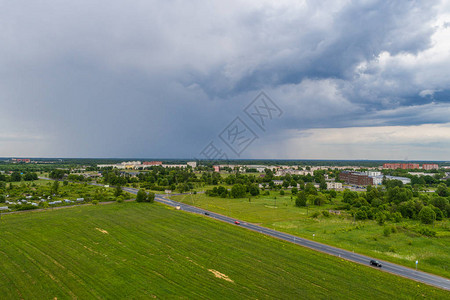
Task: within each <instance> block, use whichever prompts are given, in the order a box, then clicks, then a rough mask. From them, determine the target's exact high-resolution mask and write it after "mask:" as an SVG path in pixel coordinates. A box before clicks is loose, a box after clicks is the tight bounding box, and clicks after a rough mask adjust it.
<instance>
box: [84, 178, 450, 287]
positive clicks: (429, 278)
mask: <svg viewBox="0 0 450 300" xmlns="http://www.w3.org/2000/svg"><path fill="white" fill-rule="evenodd" d="M93 185H99V184H93ZM122 189H123V190H124V191H127V192H129V193H132V194H136V193H137V191H138V190H137V189H135V188H128V187H124V188H122ZM175 195H180V194H171V196H175ZM155 201H157V202H160V203H163V204H166V205H169V206H172V207H177V206H179V207H180V210H183V211H187V212H191V213H196V214H201V215H204V216H205V217H209V218H213V219H216V220H220V221H223V222H226V223H230V224H235V221H239V222H240V224H239V225H237V224H235V226H241V227H243V228H247V229H250V230H253V231H256V232H260V233H262V234H265V235H268V236H272V237H274V238H278V239H281V240H285V241H288V242H291V243H294V244H297V245H300V246H303V247H307V248H310V249H313V250H316V251H320V252H323V253H326V254H330V255H334V256H337V257H340V258H342V259H346V260H349V261H353V262H356V263H359V264H363V265H367V266H368V267H371V268H373V267H372V266H370V264H369V262H370V260H371V259H375V258H372V257H368V256H365V255H362V254H358V253H354V252H351V251H347V250H343V249H340V248H336V247H333V246H328V245H325V244H322V243H318V242H315V241H311V240H308V239H304V238H300V237H297V236H294V235H291V234H287V233H284V232H279V231H276V230H273V229H269V228H266V227H262V226H258V225H255V224H251V223H247V222H245V221H241V220H236V219H233V218H230V217H227V216H224V215H221V214H217V213H214V212H210V211H206V210H204V209H201V208H198V207H195V206H192V205H187V204H184V203H181V202H177V201H174V200H171V199H167V198H166V197H165V195H160V194H157V195H156V196H155ZM205 212H207V213H208V215H205ZM378 261H379V262H381V264H382V265H383V266H382V267H381V268H379V270H381V271H385V272H389V273H392V274H395V275H398V276H402V277H405V278H409V279H412V280H416V281H419V282H422V283H425V284H429V285H433V286H436V287H439V288H442V289H445V290H449V291H450V280H449V279H446V278H443V277H440V276H437V275H432V274H429V273H425V272H422V271H416V270H414V269H411V268H407V267H403V266H400V265H397V264H393V263H390V262H386V261H381V260H378Z"/></svg>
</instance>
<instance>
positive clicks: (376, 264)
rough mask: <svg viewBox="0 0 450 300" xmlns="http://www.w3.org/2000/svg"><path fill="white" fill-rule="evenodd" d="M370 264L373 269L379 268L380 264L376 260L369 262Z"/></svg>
mask: <svg viewBox="0 0 450 300" xmlns="http://www.w3.org/2000/svg"><path fill="white" fill-rule="evenodd" d="M370 264H371V265H372V266H374V267H378V268H381V263H380V262H379V261H378V260H374V259H372V260H371V261H370Z"/></svg>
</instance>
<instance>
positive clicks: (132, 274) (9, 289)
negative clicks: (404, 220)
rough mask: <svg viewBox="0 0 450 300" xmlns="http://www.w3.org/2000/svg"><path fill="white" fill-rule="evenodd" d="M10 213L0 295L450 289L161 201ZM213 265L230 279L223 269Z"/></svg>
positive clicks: (351, 294)
mask: <svg viewBox="0 0 450 300" xmlns="http://www.w3.org/2000/svg"><path fill="white" fill-rule="evenodd" d="M3 218H4V219H3V221H2V223H1V224H0V226H1V229H2V230H1V231H0V243H1V249H0V250H1V251H0V258H1V259H2V264H1V265H0V274H1V276H2V277H3V278H4V279H0V281H1V284H0V286H1V287H2V289H1V290H0V298H1V299H19V298H24V299H33V298H39V299H42V298H44V299H49V298H54V297H57V298H58V299H65V298H72V297H73V296H74V295H75V296H76V297H78V298H82V299H93V298H98V299H100V298H101V299H117V298H124V299H125V298H151V297H153V296H156V297H158V298H195V299H221V298H227V299H230V298H232V299H236V298H244V299H302V298H320V299H323V298H342V299H349V298H352V299H355V298H364V299H367V298H373V297H374V296H376V298H379V299H392V298H395V299H399V298H405V299H410V298H422V297H426V298H431V299H433V298H436V299H438V298H445V297H448V296H449V294H448V292H446V291H443V290H439V289H435V288H433V287H429V286H426V285H423V284H420V283H417V282H413V281H410V280H407V279H404V278H400V277H396V276H393V275H391V274H387V273H384V272H380V271H379V270H376V269H373V268H368V267H365V266H361V265H357V264H354V263H350V262H348V261H344V260H340V259H339V258H336V257H332V256H328V255H324V254H322V253H318V252H314V251H311V250H308V249H304V248H301V247H298V246H296V245H293V244H290V243H287V242H284V241H280V240H276V239H273V238H270V237H267V236H264V235H261V234H259V233H256V232H251V231H248V230H246V229H243V228H240V227H239V226H234V225H229V224H225V223H222V222H219V221H214V220H210V219H207V218H204V217H203V216H198V215H192V214H188V213H185V212H181V211H175V210H172V209H170V208H167V207H165V206H163V205H159V204H138V203H123V204H111V205H102V206H86V207H76V208H73V209H65V210H58V211H56V210H55V211H45V212H41V213H33V214H20V215H8V216H4V217H3ZM210 270H211V271H210ZM213 271H214V272H216V275H217V274H219V273H217V272H220V273H221V274H224V276H228V277H227V278H229V279H230V280H232V281H227V280H225V279H223V278H216V277H215V275H214V273H213ZM51 277H53V279H52V278H51ZM3 287H6V288H3Z"/></svg>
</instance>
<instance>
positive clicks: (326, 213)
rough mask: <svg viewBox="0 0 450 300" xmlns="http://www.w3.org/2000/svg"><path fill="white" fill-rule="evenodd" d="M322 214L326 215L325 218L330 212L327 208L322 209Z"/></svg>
mask: <svg viewBox="0 0 450 300" xmlns="http://www.w3.org/2000/svg"><path fill="white" fill-rule="evenodd" d="M322 215H323V216H324V217H326V218H329V217H330V212H329V211H328V210H323V211H322Z"/></svg>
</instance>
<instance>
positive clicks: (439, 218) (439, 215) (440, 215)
mask: <svg viewBox="0 0 450 300" xmlns="http://www.w3.org/2000/svg"><path fill="white" fill-rule="evenodd" d="M432 209H433V211H434V213H435V214H436V221H442V219H443V218H444V214H443V213H442V210H440V209H439V208H438V207H432Z"/></svg>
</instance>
